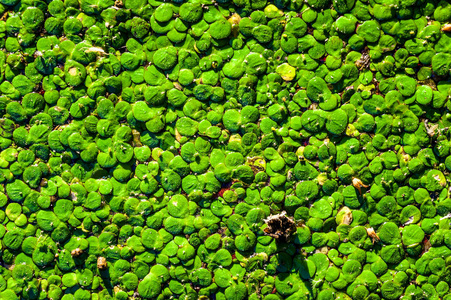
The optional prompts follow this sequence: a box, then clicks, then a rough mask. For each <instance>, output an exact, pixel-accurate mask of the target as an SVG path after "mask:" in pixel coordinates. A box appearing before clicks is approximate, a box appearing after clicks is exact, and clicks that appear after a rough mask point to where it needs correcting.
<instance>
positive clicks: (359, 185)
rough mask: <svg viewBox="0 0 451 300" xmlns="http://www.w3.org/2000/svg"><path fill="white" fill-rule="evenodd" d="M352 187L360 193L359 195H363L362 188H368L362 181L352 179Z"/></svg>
mask: <svg viewBox="0 0 451 300" xmlns="http://www.w3.org/2000/svg"><path fill="white" fill-rule="evenodd" d="M352 185H353V186H354V187H355V188H356V189H357V190H358V191H359V194H360V195H362V188H367V187H368V185H366V184H364V183H363V182H362V180H360V179H358V178H355V177H354V178H352Z"/></svg>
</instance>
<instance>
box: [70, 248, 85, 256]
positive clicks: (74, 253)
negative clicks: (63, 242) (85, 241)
mask: <svg viewBox="0 0 451 300" xmlns="http://www.w3.org/2000/svg"><path fill="white" fill-rule="evenodd" d="M82 253H83V250H81V249H80V248H75V249H74V250H72V251H71V252H70V254H71V255H72V256H79V255H81V254H82Z"/></svg>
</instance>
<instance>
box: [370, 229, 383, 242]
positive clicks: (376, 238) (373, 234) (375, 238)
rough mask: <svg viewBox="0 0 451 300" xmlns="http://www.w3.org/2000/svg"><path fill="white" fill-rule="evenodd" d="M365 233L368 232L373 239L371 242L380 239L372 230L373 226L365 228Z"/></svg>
mask: <svg viewBox="0 0 451 300" xmlns="http://www.w3.org/2000/svg"><path fill="white" fill-rule="evenodd" d="M366 233H368V236H369V237H370V238H371V239H372V240H373V244H374V242H378V241H380V240H381V239H380V238H379V236H378V235H377V233H376V232H375V231H374V229H373V227H370V228H367V229H366Z"/></svg>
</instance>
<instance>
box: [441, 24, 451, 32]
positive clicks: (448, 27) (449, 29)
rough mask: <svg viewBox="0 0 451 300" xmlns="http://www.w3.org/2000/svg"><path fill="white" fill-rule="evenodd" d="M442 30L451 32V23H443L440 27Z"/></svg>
mask: <svg viewBox="0 0 451 300" xmlns="http://www.w3.org/2000/svg"><path fill="white" fill-rule="evenodd" d="M442 31H443V32H451V24H445V25H443V27H442Z"/></svg>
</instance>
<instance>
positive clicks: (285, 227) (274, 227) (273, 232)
mask: <svg viewBox="0 0 451 300" xmlns="http://www.w3.org/2000/svg"><path fill="white" fill-rule="evenodd" d="M265 223H266V224H267V225H268V227H266V228H265V229H264V232H265V233H266V234H267V235H269V236H272V237H273V238H275V239H276V240H277V241H280V242H286V241H288V240H289V239H290V236H291V234H292V233H293V232H295V231H296V223H295V222H294V221H293V219H292V218H290V217H287V216H286V212H284V211H283V212H282V213H280V214H277V215H272V216H269V217H268V218H267V219H265Z"/></svg>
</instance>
